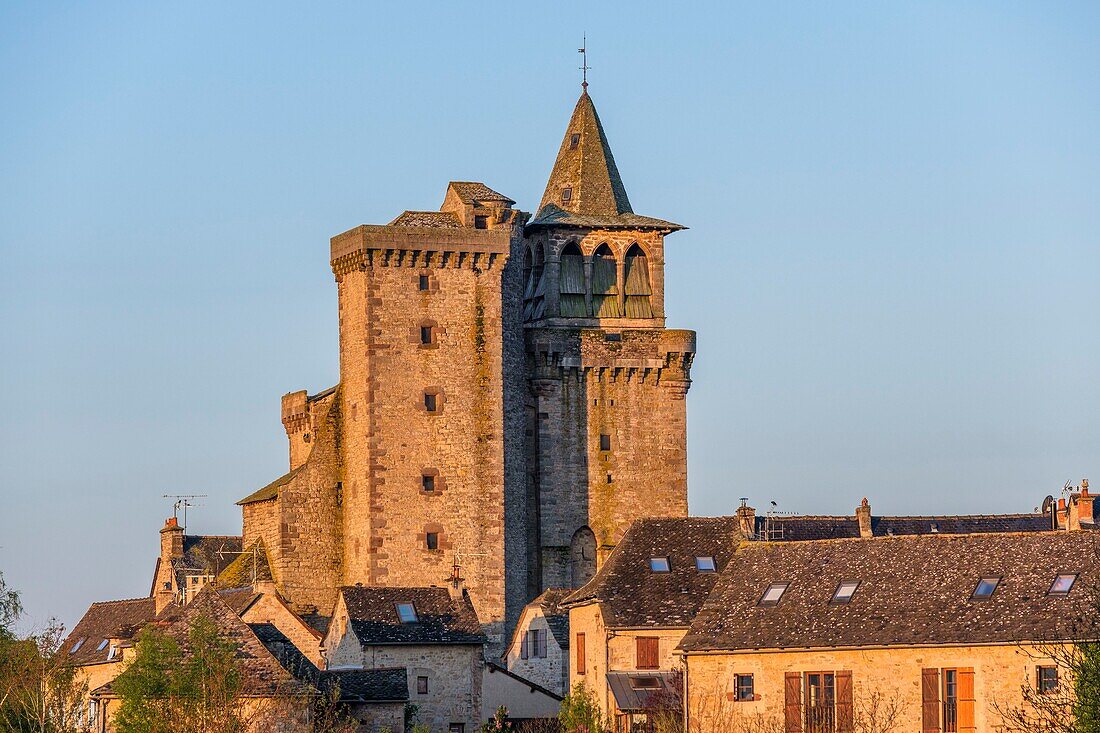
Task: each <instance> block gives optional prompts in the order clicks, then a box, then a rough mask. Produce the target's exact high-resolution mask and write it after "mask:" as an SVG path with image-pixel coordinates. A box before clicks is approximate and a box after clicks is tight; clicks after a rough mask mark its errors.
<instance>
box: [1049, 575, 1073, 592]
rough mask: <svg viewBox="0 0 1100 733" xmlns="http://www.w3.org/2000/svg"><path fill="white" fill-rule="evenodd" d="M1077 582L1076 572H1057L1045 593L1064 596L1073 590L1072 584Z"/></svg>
mask: <svg viewBox="0 0 1100 733" xmlns="http://www.w3.org/2000/svg"><path fill="white" fill-rule="evenodd" d="M1076 582H1077V573H1059V574H1058V577H1056V578H1055V579H1054V582H1053V583H1051V585H1050V590H1049V591H1048V592H1047V595H1051V596H1064V595H1068V594H1069V592H1070V591H1071V590H1073V584H1074V583H1076Z"/></svg>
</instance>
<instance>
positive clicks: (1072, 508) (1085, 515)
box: [1067, 478, 1093, 530]
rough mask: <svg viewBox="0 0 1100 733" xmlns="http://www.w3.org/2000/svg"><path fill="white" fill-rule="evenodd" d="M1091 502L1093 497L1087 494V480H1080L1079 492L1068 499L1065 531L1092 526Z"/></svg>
mask: <svg viewBox="0 0 1100 733" xmlns="http://www.w3.org/2000/svg"><path fill="white" fill-rule="evenodd" d="M1092 500H1093V496H1092V494H1090V493H1089V480H1088V479H1087V478H1083V479H1081V491H1080V492H1079V493H1077V494H1073V495H1071V496H1070V498H1069V523H1068V526H1067V529H1071V530H1076V529H1081V528H1082V526H1085V527H1090V526H1092V524H1093V520H1092V511H1093V509H1092Z"/></svg>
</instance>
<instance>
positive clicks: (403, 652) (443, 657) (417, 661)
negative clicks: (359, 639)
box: [362, 644, 484, 731]
mask: <svg viewBox="0 0 1100 733" xmlns="http://www.w3.org/2000/svg"><path fill="white" fill-rule="evenodd" d="M362 659H363V667H364V668H366V669H378V668H385V667H404V668H405V669H406V671H407V674H408V677H409V702H410V703H411V704H413V705H416V706H417V708H418V711H417V720H418V721H419V722H420V723H422V724H425V725H427V726H428V727H429V728H430V729H431V730H433V731H448V730H450V725H451V723H462V724H464V725H465V726H466V730H468V731H475V730H478V728H479V727H480V725H481V723H482V722H484V721H482V720H481V719H480V718H481V687H482V669H483V667H484V662H483V661H482V656H481V647H480V646H469V645H459V644H450V645H447V644H436V645H432V646H416V645H409V646H366V647H364V648H363V658H362ZM418 677H427V678H428V692H427V694H420V693H418V692H417V678H418Z"/></svg>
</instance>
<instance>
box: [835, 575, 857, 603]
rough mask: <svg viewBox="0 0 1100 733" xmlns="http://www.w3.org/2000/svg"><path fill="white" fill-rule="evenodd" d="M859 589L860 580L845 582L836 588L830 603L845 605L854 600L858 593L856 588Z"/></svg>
mask: <svg viewBox="0 0 1100 733" xmlns="http://www.w3.org/2000/svg"><path fill="white" fill-rule="evenodd" d="M858 587H859V581H858V580H845V581H843V582H842V583H841V584H840V585H838V586H837V587H836V591H835V592H834V593H833V600H831V601H830V603H833V604H845V603H849V602H850V601H851V600H852V596H853V595H855V593H856V588H858Z"/></svg>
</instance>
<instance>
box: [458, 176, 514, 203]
mask: <svg viewBox="0 0 1100 733" xmlns="http://www.w3.org/2000/svg"><path fill="white" fill-rule="evenodd" d="M449 187H450V188H452V189H454V192H455V193H457V194H458V197H459V198H460V199H462V202H463V203H465V204H472V203H476V202H478V201H503V202H504V203H506V204H509V205H511V204H514V203H515V201H513V200H512V199H510V198H508V197H507V196H505V195H504V194H502V193H498V192H497V191H494V190H493V189H491V188H489V187H488V186H486V185H485V184H484V183H479V182H477V181H451V183H450V186H449Z"/></svg>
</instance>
